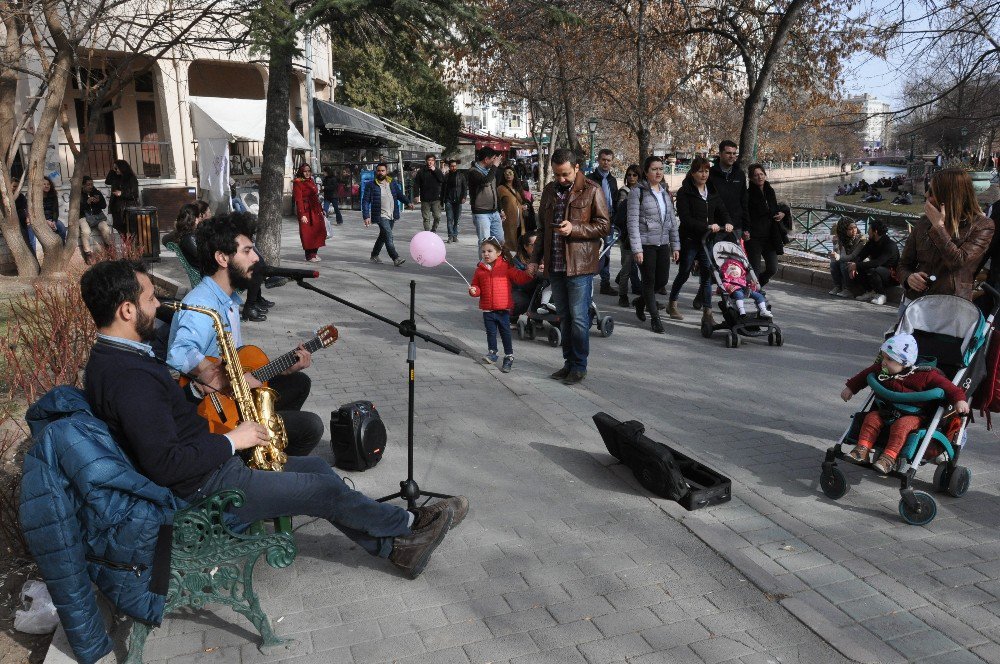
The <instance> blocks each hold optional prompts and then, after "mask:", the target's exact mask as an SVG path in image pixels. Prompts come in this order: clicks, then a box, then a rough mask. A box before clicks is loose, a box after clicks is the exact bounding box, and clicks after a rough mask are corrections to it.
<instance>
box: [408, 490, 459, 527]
mask: <svg viewBox="0 0 1000 664" xmlns="http://www.w3.org/2000/svg"><path fill="white" fill-rule="evenodd" d="M446 507H450V508H451V511H452V517H451V527H452V528H455V527H457V526H458V524H460V523H462V519H464V518H465V515H466V514H468V513H469V499H468V498H466V497H465V496H452V497H451V498H445V499H444V500H439V501H437V502H436V503H434V504H433V505H424V506H423V507H416V508H414V510H413V514H414V515H415V516H414V519H413V526H412V528H413V530H420V529H421V528H426V527H427V526H428V525H429V524H430V522H431V521H433V520H434V516H435V515H436V514H437V513H438V512H441V511H443V510H444V509H445V508H446Z"/></svg>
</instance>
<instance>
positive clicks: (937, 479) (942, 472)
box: [934, 463, 951, 491]
mask: <svg viewBox="0 0 1000 664" xmlns="http://www.w3.org/2000/svg"><path fill="white" fill-rule="evenodd" d="M950 479H951V466H949V465H948V464H946V463H942V464H941V465H940V466H938V467H937V468H935V469H934V488H935V489H937V490H938V491H947V490H948V480H950Z"/></svg>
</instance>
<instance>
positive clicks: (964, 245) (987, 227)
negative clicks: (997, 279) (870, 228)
mask: <svg viewBox="0 0 1000 664" xmlns="http://www.w3.org/2000/svg"><path fill="white" fill-rule="evenodd" d="M992 239H993V220H992V219H990V218H989V217H987V216H985V215H984V216H980V217H979V218H978V219H976V220H974V221H972V222H970V223H963V224H961V225H960V226H959V227H958V238H953V237H951V236H950V235H949V234H948V231H947V230H945V229H943V228H937V227H935V226H932V225H931V222H930V220H929V219H927V217H921V218H920V219H919V220H918V221H917V222H916V223H914V224H913V229H912V230H911V232H910V236H909V237H908V238H906V245H905V246H904V247H903V253H902V255H901V256H900V258H899V266H898V268H897V271H896V274H897V276H898V277H899V283H901V284H903V285H904V288H905V289H906V297H908V298H910V299H913V298H917V297H920V296H921V295H931V294H938V295H957V296H958V297H962V298H965V299H966V300H971V299H972V286H973V281H974V280H975V276H976V270H978V269H979V264H980V263H982V262H983V256H984V255H985V254H986V250H987V249H988V248H989V246H990V241H991V240H992ZM915 272H926V273H927V275H928V276H930V275H934V276H935V277H937V279H936V280H935V281H934V282H933V283H931V284H930V286H928V288H927V290H925V291H923V292H922V293H917V292H915V291H913V290H911V289H910V288H909V287H908V286H906V280H907V278H908V277H909V276H910V275H911V274H913V273H915Z"/></svg>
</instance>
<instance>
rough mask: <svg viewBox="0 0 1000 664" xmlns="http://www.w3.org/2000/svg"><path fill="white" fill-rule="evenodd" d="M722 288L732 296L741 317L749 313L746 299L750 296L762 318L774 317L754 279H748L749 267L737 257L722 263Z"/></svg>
mask: <svg viewBox="0 0 1000 664" xmlns="http://www.w3.org/2000/svg"><path fill="white" fill-rule="evenodd" d="M721 288H722V290H723V291H725V292H726V293H728V294H729V295H731V296H732V298H733V301H734V302H735V303H736V309H737V310H738V311H739V312H740V318H743V317H745V316H746V315H747V310H746V307H745V305H744V302H743V301H744V300H745V299H746V298H747V297H748V296H749V297H750V299H751V300H753V301H754V302H755V303H756V304H757V315H758V316H760V317H762V318H774V315H773V314H772V313H771V311H770V309H768V308H767V300H766V299H764V294H763V293H761V292H760V288H759V287H758V285H757V283H756V282H755V281H753V280H750V281H749V282H748V281H747V267H746V265H744V264H743V262H742V261H740V260H738V259H736V258H729V259H727V260H726V262H725V263H723V264H722V286H721Z"/></svg>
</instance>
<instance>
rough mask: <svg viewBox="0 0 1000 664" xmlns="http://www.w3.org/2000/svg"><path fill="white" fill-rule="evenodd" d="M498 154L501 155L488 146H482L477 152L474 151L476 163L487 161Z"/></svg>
mask: <svg viewBox="0 0 1000 664" xmlns="http://www.w3.org/2000/svg"><path fill="white" fill-rule="evenodd" d="M498 154H501V153H500V152H497V151H496V150H494V149H493V148H491V147H490V146H488V145H484V146H483V147H481V148H479V149H478V150H476V161H482V160H483V159H489V158H490V157H495V156H497V155H498Z"/></svg>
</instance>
